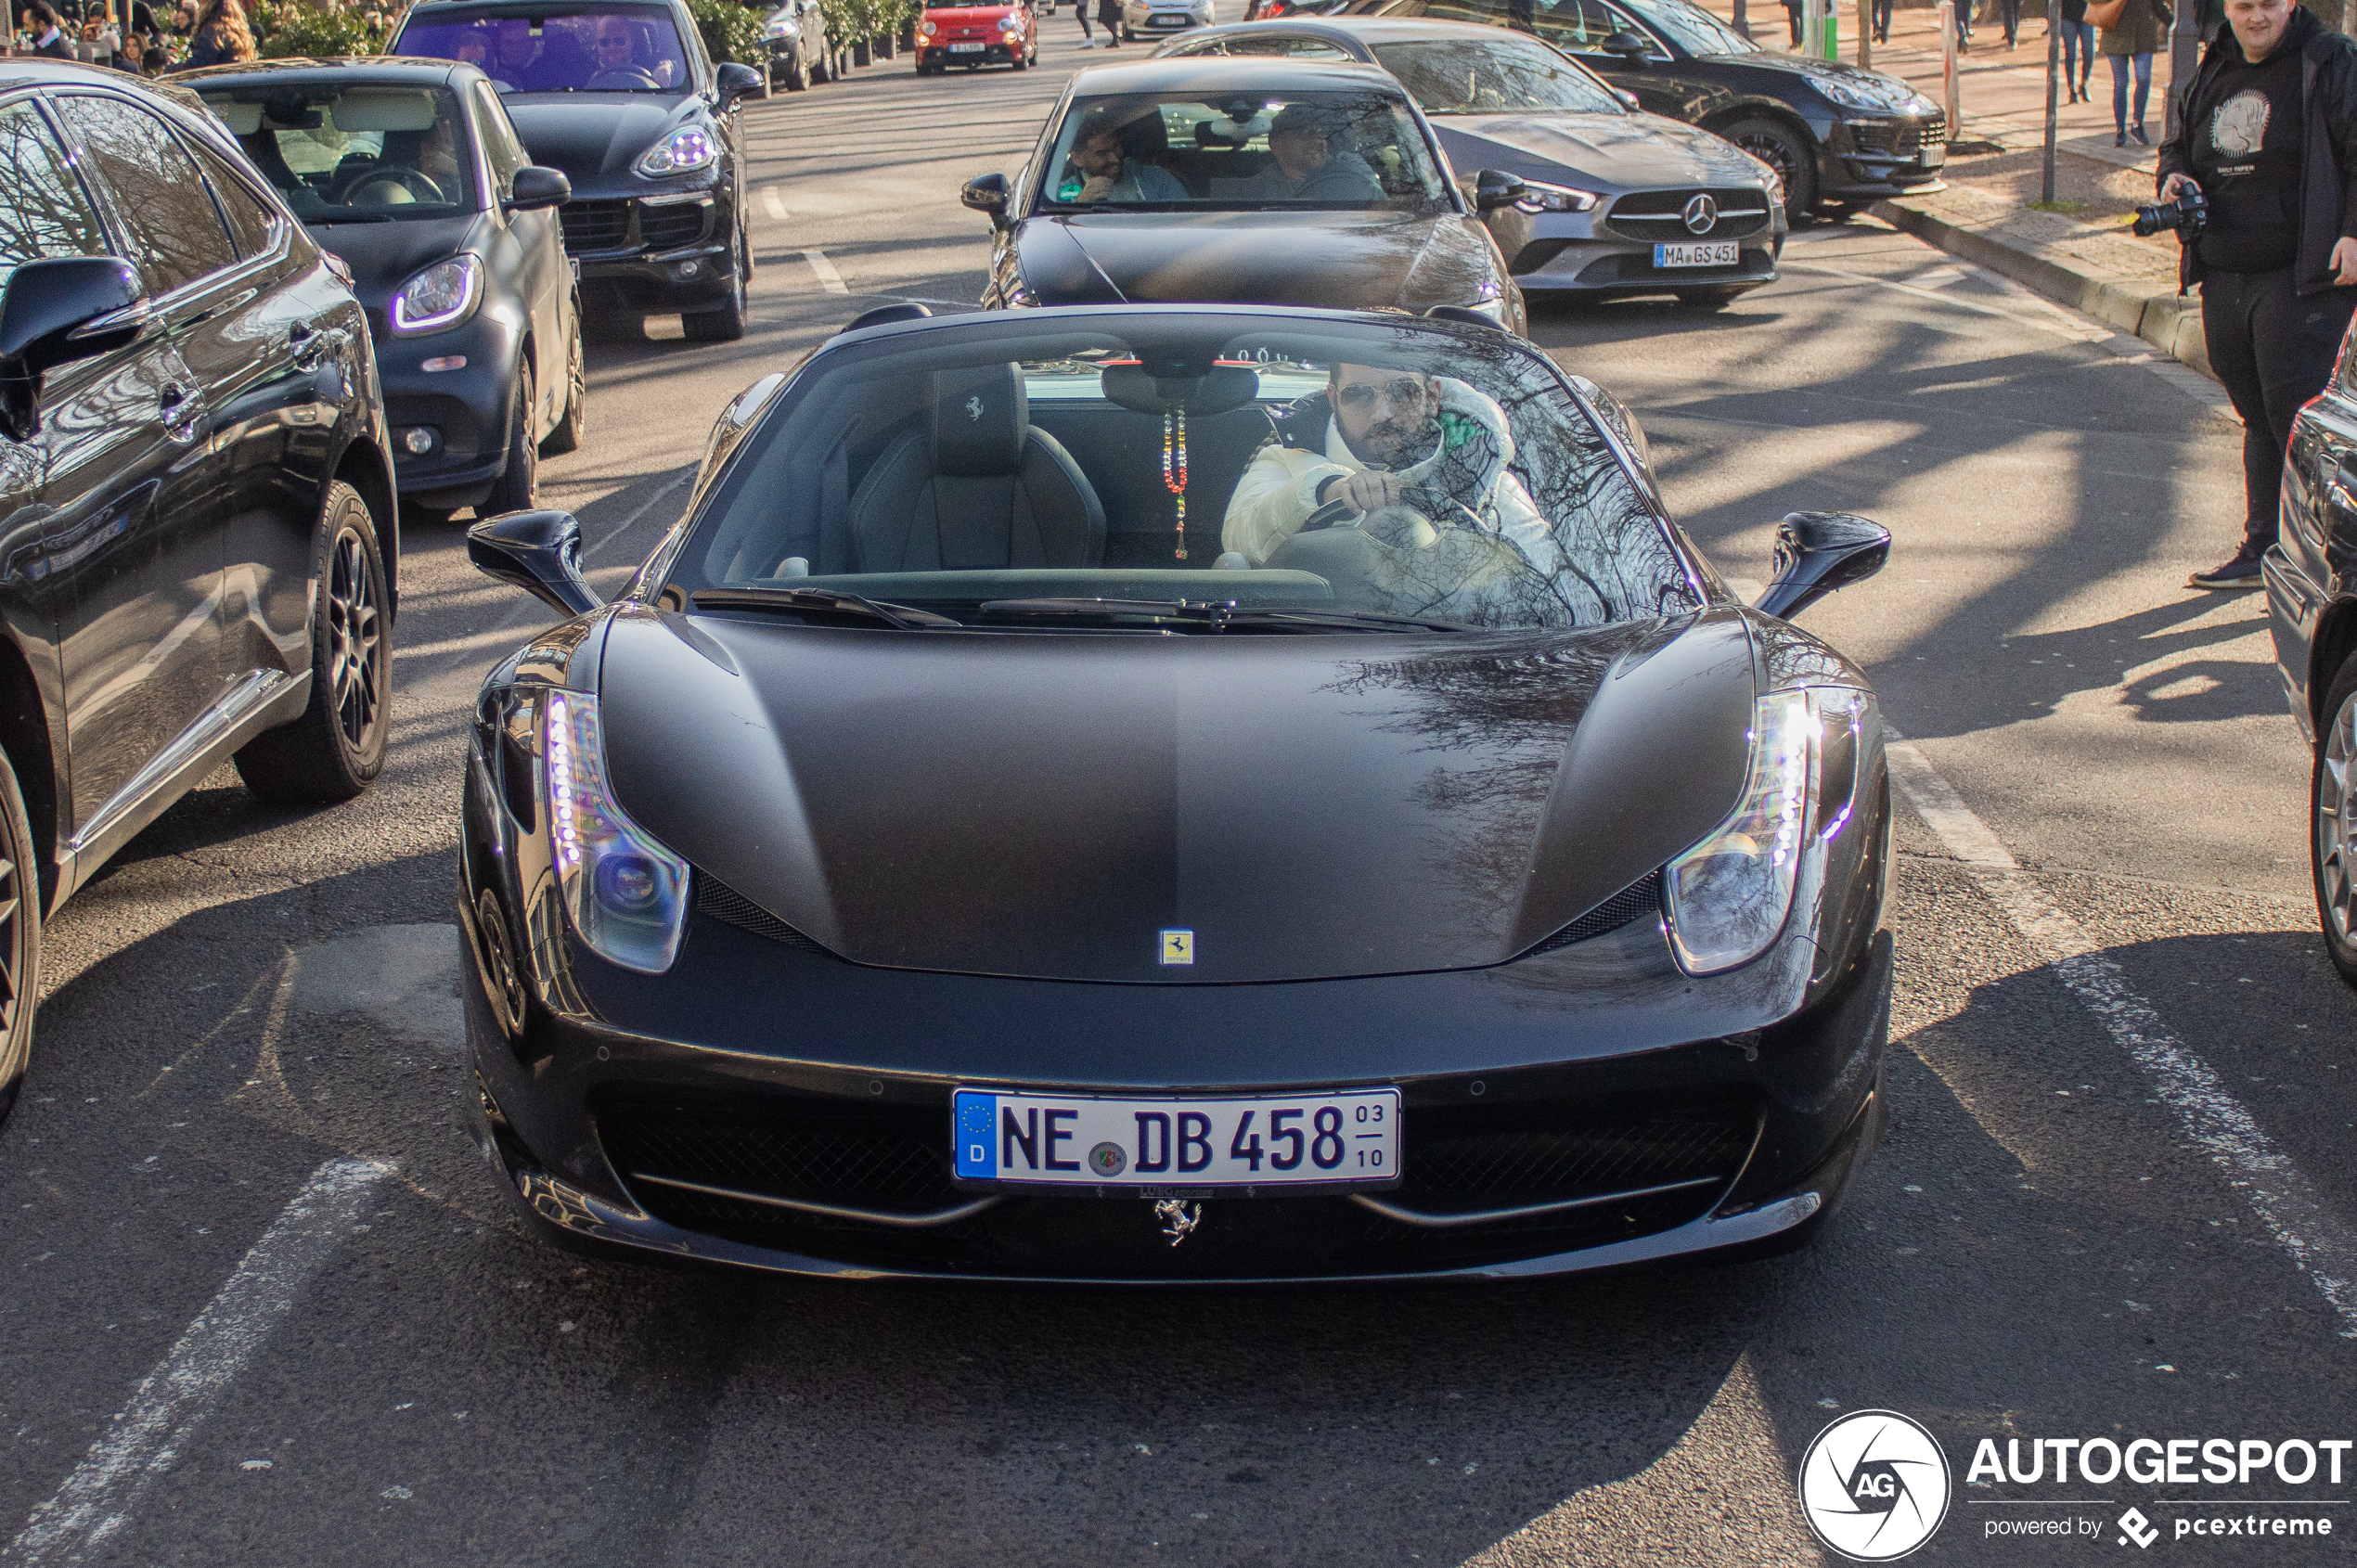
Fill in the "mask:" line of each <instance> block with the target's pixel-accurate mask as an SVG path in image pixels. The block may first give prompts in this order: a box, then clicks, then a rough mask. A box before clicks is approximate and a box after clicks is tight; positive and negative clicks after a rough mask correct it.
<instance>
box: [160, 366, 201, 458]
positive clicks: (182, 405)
mask: <svg viewBox="0 0 2357 1568" xmlns="http://www.w3.org/2000/svg"><path fill="white" fill-rule="evenodd" d="M156 405H157V407H159V408H160V409H161V410H162V412H163V433H164V434H166V435H168V436H170V437H171V438H172V439H173V440H174V441H175V442H178V443H180V444H181V445H183V446H185V445H187V443H190V442H192V441H194V440H196V439H197V416H198V414H199V413H200V412H201V410H202V408H203V400H202V399H201V398H200V397H198V396H197V394H196V392H195V389H193V388H190V387H184V386H182V385H181V384H180V383H179V382H177V381H166V382H165V383H164V384H163V385H162V386H161V387H158V388H157V389H156Z"/></svg>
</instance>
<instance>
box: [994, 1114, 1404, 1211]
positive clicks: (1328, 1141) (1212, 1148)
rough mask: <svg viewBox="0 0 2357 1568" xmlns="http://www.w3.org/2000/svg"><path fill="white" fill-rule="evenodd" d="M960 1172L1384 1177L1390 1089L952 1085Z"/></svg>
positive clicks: (1124, 1180)
mask: <svg viewBox="0 0 2357 1568" xmlns="http://www.w3.org/2000/svg"><path fill="white" fill-rule="evenodd" d="M952 1104H953V1107H954V1110H955V1114H954V1116H953V1117H952V1119H951V1125H952V1128H953V1134H952V1136H953V1137H956V1139H957V1148H956V1150H955V1153H956V1156H957V1170H958V1178H959V1179H960V1181H969V1182H993V1183H1000V1184H1008V1185H1024V1186H1030V1185H1037V1186H1043V1187H1050V1186H1052V1187H1098V1188H1107V1187H1111V1188H1125V1189H1187V1190H1190V1191H1191V1190H1194V1189H1204V1188H1225V1189H1265V1188H1272V1187H1286V1188H1293V1187H1316V1186H1337V1185H1344V1184H1347V1185H1350V1186H1369V1187H1373V1186H1388V1185H1391V1184H1393V1183H1396V1182H1397V1180H1398V1179H1399V1091H1398V1090H1397V1089H1387V1088H1386V1089H1336V1090H1330V1091H1324V1092H1313V1093H1308V1094H1293V1095H1272V1096H1265V1097H1257V1098H1253V1099H1163V1098H1153V1099H1131V1098H1121V1099H1114V1098H1108V1097H1100V1096H1090V1095H1040V1094H1001V1093H999V1092H998V1091H996V1090H992V1089H959V1090H958V1091H956V1093H955V1094H954V1096H953V1097H952Z"/></svg>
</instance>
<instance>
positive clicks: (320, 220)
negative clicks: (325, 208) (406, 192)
mask: <svg viewBox="0 0 2357 1568" xmlns="http://www.w3.org/2000/svg"><path fill="white" fill-rule="evenodd" d="M310 221H311V222H313V223H315V224H317V225H320V226H321V227H322V228H325V227H326V226H327V225H329V224H389V223H391V222H393V214H392V213H390V212H322V213H320V214H319V215H318V216H317V217H316V218H313V219H312V220H310Z"/></svg>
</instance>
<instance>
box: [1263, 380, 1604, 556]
mask: <svg viewBox="0 0 2357 1568" xmlns="http://www.w3.org/2000/svg"><path fill="white" fill-rule="evenodd" d="M1276 425H1277V429H1276V432H1275V433H1274V434H1273V435H1271V436H1270V437H1269V440H1268V441H1267V442H1266V443H1263V444H1262V446H1261V448H1260V450H1259V451H1258V452H1256V453H1255V454H1253V458H1252V463H1251V466H1250V467H1248V468H1246V469H1244V476H1243V479H1242V480H1240V481H1238V482H1237V484H1236V491H1235V494H1234V495H1232V496H1230V498H1229V501H1228V515H1227V518H1226V520H1225V521H1223V522H1222V523H1221V525H1220V530H1219V543H1220V548H1221V549H1222V550H1223V551H1229V552H1232V553H1234V554H1236V555H1240V556H1242V557H1243V559H1244V560H1245V561H1246V562H1248V563H1249V564H1251V565H1253V566H1259V565H1261V564H1263V563H1264V562H1266V561H1267V560H1268V559H1269V552H1270V551H1272V550H1274V549H1275V548H1276V547H1277V546H1280V545H1282V544H1283V543H1284V542H1285V541H1286V540H1287V539H1290V538H1292V537H1293V536H1294V534H1295V533H1299V532H1300V530H1301V525H1302V524H1303V523H1305V522H1307V521H1309V520H1310V518H1311V517H1313V516H1314V515H1316V514H1317V512H1318V511H1319V510H1320V508H1324V507H1326V506H1329V505H1334V506H1339V507H1341V508H1344V510H1345V511H1346V512H1347V514H1348V516H1347V517H1346V518H1343V519H1342V520H1341V521H1348V522H1357V521H1364V520H1365V519H1366V518H1367V517H1368V516H1370V515H1371V514H1373V513H1378V512H1381V511H1383V510H1384V509H1385V508H1392V507H1408V508H1413V509H1415V510H1417V511H1420V512H1422V513H1423V514H1424V515H1425V517H1426V518H1427V519H1428V520H1429V521H1431V522H1432V523H1433V524H1434V526H1435V527H1437V528H1442V529H1447V528H1475V529H1478V530H1480V531H1482V532H1484V533H1491V534H1495V535H1498V536H1500V537H1502V538H1504V539H1507V540H1509V541H1511V542H1512V543H1513V545H1515V546H1517V547H1518V548H1519V549H1520V550H1521V551H1522V554H1523V556H1524V558H1525V559H1526V560H1528V561H1529V562H1530V564H1531V565H1532V566H1534V567H1537V568H1538V569H1539V570H1540V571H1542V572H1552V571H1553V570H1554V567H1555V563H1556V561H1557V559H1559V551H1558V548H1557V546H1556V544H1555V538H1554V530H1553V529H1552V527H1550V526H1549V524H1548V522H1547V520H1546V519H1545V518H1543V517H1541V516H1540V515H1539V508H1537V507H1536V506H1534V505H1532V504H1531V499H1530V493H1529V492H1528V491H1526V490H1525V489H1524V488H1523V485H1522V481H1520V480H1518V479H1516V478H1515V477H1514V476H1513V474H1511V473H1509V472H1507V471H1506V464H1507V462H1508V461H1510V460H1511V459H1512V458H1513V437H1512V436H1511V435H1510V434H1509V433H1508V431H1507V429H1506V419H1505V414H1504V412H1503V411H1502V410H1501V409H1500V408H1499V406H1498V405H1497V404H1496V403H1495V402H1494V401H1493V400H1491V399H1490V398H1488V397H1486V396H1484V395H1483V394H1482V393H1480V392H1476V391H1475V390H1474V389H1473V388H1472V387H1470V386H1468V385H1466V384H1465V383H1464V382H1462V381H1460V380H1456V379H1453V378H1449V377H1441V376H1418V375H1415V374H1414V373H1412V372H1410V371H1406V370H1393V369H1386V368H1385V367H1383V366H1374V365H1340V364H1338V365H1336V366H1333V369H1332V370H1330V371H1329V372H1327V378H1326V390H1325V392H1322V393H1320V394H1318V395H1316V396H1312V397H1306V398H1303V399H1302V400H1301V401H1300V402H1298V403H1296V404H1294V405H1293V407H1291V408H1289V409H1287V410H1286V411H1285V412H1284V413H1282V414H1281V415H1279V416H1277V418H1276Z"/></svg>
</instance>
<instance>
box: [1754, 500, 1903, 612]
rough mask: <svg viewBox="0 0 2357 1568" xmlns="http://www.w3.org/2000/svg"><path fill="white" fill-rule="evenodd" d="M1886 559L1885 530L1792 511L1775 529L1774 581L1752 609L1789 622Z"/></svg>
mask: <svg viewBox="0 0 2357 1568" xmlns="http://www.w3.org/2000/svg"><path fill="white" fill-rule="evenodd" d="M1888 559H1890V530H1889V529H1887V528H1885V527H1884V526H1883V525H1882V524H1881V523H1879V522H1873V521H1868V520H1867V519H1865V518H1862V517H1852V516H1850V515H1849V514H1848V512H1793V513H1790V514H1788V515H1787V516H1786V517H1785V519H1784V521H1782V522H1780V523H1778V524H1777V525H1776V580H1775V581H1774V582H1772V583H1771V584H1769V585H1768V591H1767V592H1766V593H1764V594H1761V595H1760V596H1759V602H1758V604H1756V605H1754V606H1753V607H1752V608H1753V609H1755V610H1758V611H1759V612H1760V613H1761V614H1763V615H1773V616H1775V617H1777V618H1778V619H1779V620H1784V621H1789V620H1791V619H1792V618H1793V617H1794V616H1796V615H1797V614H1799V613H1800V612H1801V611H1802V610H1806V609H1808V608H1809V607H1810V605H1812V604H1814V603H1816V602H1817V601H1818V600H1819V599H1821V598H1824V597H1825V596H1826V595H1827V594H1830V593H1832V592H1833V591H1834V590H1835V589H1836V588H1846V587H1848V586H1849V585H1851V584H1852V583H1862V582H1864V581H1865V580H1866V579H1867V578H1869V577H1872V576H1873V575H1874V573H1875V572H1880V571H1881V570H1882V568H1883V562H1885V561H1887V560H1888Z"/></svg>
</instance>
